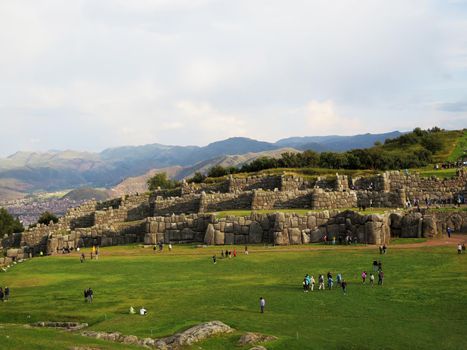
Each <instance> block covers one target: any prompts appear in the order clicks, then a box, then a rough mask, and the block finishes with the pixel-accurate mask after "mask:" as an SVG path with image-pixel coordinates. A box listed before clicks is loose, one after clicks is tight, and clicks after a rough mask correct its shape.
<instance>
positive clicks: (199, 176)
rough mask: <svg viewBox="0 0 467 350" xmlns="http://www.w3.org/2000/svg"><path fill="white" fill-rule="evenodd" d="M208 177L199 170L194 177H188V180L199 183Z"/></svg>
mask: <svg viewBox="0 0 467 350" xmlns="http://www.w3.org/2000/svg"><path fill="white" fill-rule="evenodd" d="M205 179H206V175H203V174H201V173H200V172H199V171H197V172H195V174H194V175H193V177H192V178H190V179H188V180H187V181H188V182H194V183H197V184H200V183H202V182H203V181H204V180H205Z"/></svg>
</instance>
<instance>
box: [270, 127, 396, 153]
mask: <svg viewBox="0 0 467 350" xmlns="http://www.w3.org/2000/svg"><path fill="white" fill-rule="evenodd" d="M402 134H403V133H401V132H400V131H392V132H388V133H383V134H362V135H354V136H338V135H330V136H304V137H289V138H286V139H282V140H279V141H277V142H276V143H275V144H276V145H278V146H281V147H294V148H297V149H299V150H302V151H303V150H308V149H311V150H314V151H317V152H324V151H333V152H344V151H348V150H351V149H355V148H369V147H371V146H373V145H374V144H375V142H377V141H379V142H381V143H384V141H385V140H386V139H394V138H396V137H399V136H401V135H402Z"/></svg>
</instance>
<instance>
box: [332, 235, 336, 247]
mask: <svg viewBox="0 0 467 350" xmlns="http://www.w3.org/2000/svg"><path fill="white" fill-rule="evenodd" d="M332 245H336V237H335V236H334V237H332Z"/></svg>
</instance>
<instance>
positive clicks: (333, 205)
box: [311, 188, 357, 209]
mask: <svg viewBox="0 0 467 350" xmlns="http://www.w3.org/2000/svg"><path fill="white" fill-rule="evenodd" d="M356 206H357V193H356V192H355V191H325V190H323V189H320V188H319V189H315V190H313V193H312V197H311V207H312V208H313V209H338V208H355V207H356Z"/></svg>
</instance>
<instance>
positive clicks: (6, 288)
mask: <svg viewBox="0 0 467 350" xmlns="http://www.w3.org/2000/svg"><path fill="white" fill-rule="evenodd" d="M4 294H5V301H7V300H8V299H9V298H10V288H8V287H5V292H4Z"/></svg>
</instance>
